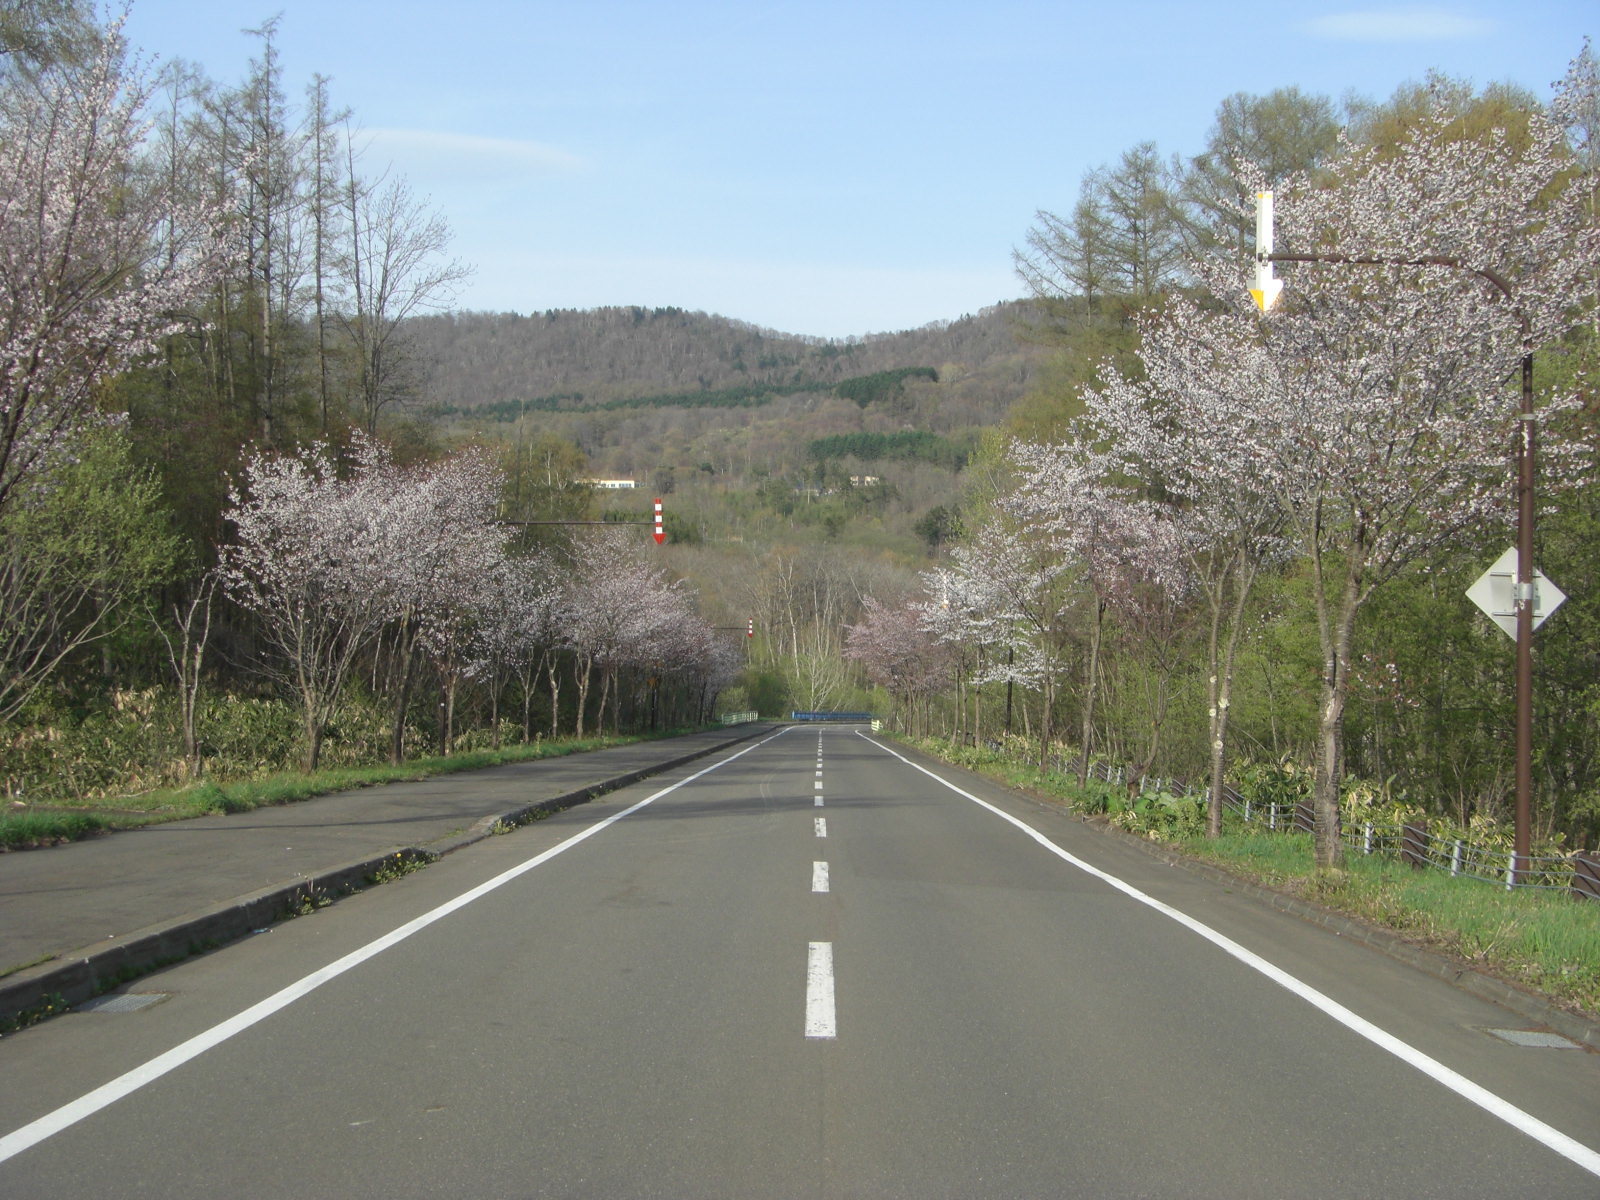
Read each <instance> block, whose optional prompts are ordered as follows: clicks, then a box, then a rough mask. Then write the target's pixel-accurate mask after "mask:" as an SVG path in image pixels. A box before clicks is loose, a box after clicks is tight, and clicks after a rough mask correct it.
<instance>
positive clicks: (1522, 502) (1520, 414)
mask: <svg viewBox="0 0 1600 1200" xmlns="http://www.w3.org/2000/svg"><path fill="white" fill-rule="evenodd" d="M1256 203H1257V209H1256V213H1257V216H1256V263H1257V268H1258V269H1257V287H1256V288H1255V289H1254V290H1253V291H1252V293H1251V294H1252V295H1253V296H1255V299H1256V303H1257V305H1259V306H1260V308H1261V311H1262V312H1266V311H1267V310H1268V309H1269V308H1271V307H1272V303H1273V301H1275V300H1276V299H1277V298H1278V294H1279V292H1280V291H1281V290H1282V284H1281V282H1279V281H1278V280H1276V279H1274V278H1273V277H1272V268H1271V265H1270V264H1272V263H1281V262H1297V263H1341V264H1347V265H1353V266H1375V267H1449V268H1451V269H1453V270H1457V271H1469V272H1471V273H1472V274H1474V275H1476V276H1477V277H1478V278H1479V279H1482V280H1484V281H1485V282H1487V283H1489V284H1490V285H1492V286H1493V287H1494V288H1495V289H1496V290H1497V291H1498V292H1499V293H1500V295H1501V297H1502V298H1503V299H1504V300H1505V301H1506V303H1507V304H1509V305H1511V307H1512V311H1513V312H1515V313H1516V315H1517V319H1518V321H1519V322H1520V323H1521V325H1522V396H1521V401H1520V404H1519V406H1518V411H1517V418H1518V419H1517V424H1518V426H1519V428H1518V431H1517V434H1518V436H1517V583H1516V596H1515V606H1516V617H1517V669H1516V695H1517V712H1516V767H1515V779H1516V783H1515V786H1516V798H1515V799H1516V803H1515V809H1514V813H1513V834H1512V837H1513V843H1512V844H1513V859H1512V869H1511V880H1512V882H1513V883H1517V882H1520V881H1521V879H1522V877H1523V873H1524V872H1525V871H1527V869H1528V865H1529V864H1528V858H1529V852H1530V849H1531V843H1532V838H1531V833H1530V831H1531V829H1532V825H1533V520H1534V518H1533V483H1534V411H1533V332H1532V330H1531V329H1530V328H1529V325H1528V317H1527V314H1526V313H1524V312H1522V311H1521V310H1520V309H1519V308H1517V304H1516V296H1515V295H1514V294H1513V292H1512V289H1511V284H1510V282H1509V281H1508V280H1507V279H1506V278H1505V277H1504V276H1503V275H1501V274H1500V273H1499V272H1498V271H1491V270H1488V269H1487V268H1483V267H1474V266H1472V265H1470V264H1468V263H1464V262H1462V261H1461V260H1460V259H1457V258H1452V257H1450V256H1449V255H1444V254H1431V255H1424V256H1423V257H1421V258H1384V257H1367V256H1362V255H1352V254H1282V253H1278V252H1276V251H1275V250H1274V249H1273V243H1272V193H1271V192H1258V193H1257V195H1256ZM1263 226H1265V232H1264V233H1263ZM1262 268H1265V272H1264V273H1263V272H1262Z"/></svg>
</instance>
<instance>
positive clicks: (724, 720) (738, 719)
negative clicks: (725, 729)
mask: <svg viewBox="0 0 1600 1200" xmlns="http://www.w3.org/2000/svg"><path fill="white" fill-rule="evenodd" d="M760 719H761V714H760V713H756V712H736V713H723V714H722V715H721V716H720V717H718V718H717V721H718V722H719V723H721V724H723V725H748V724H749V723H750V722H751V721H759V720H760Z"/></svg>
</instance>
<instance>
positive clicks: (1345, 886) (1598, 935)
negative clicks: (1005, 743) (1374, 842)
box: [913, 740, 1600, 1018]
mask: <svg viewBox="0 0 1600 1200" xmlns="http://www.w3.org/2000/svg"><path fill="white" fill-rule="evenodd" d="M913 744H914V745H916V746H917V747H918V749H921V750H923V751H925V752H927V753H930V754H933V755H935V756H937V757H940V758H942V759H944V760H945V761H948V762H954V763H958V764H959V765H961V766H963V767H966V768H967V769H969V770H973V771H977V772H978V773H980V774H982V775H986V776H988V777H989V778H991V779H995V780H997V781H999V782H1001V783H1004V784H1005V785H1007V786H1008V787H1013V788H1017V789H1020V790H1023V791H1027V792H1030V793H1032V794H1034V795H1037V796H1040V797H1042V798H1044V799H1047V800H1050V801H1052V802H1054V803H1058V804H1062V805H1064V806H1066V807H1070V808H1073V809H1074V810H1076V811H1079V812H1084V813H1092V812H1096V811H1099V810H1100V809H1101V808H1102V807H1103V803H1102V802H1103V797H1101V796H1099V795H1098V794H1089V793H1085V792H1084V791H1082V790H1080V789H1079V788H1078V787H1077V782H1076V780H1075V779H1072V778H1067V777H1064V776H1062V775H1061V774H1060V773H1059V772H1055V771H1043V770H1041V769H1040V768H1039V767H1038V766H1037V765H1036V764H1030V763H1026V762H1020V761H1017V760H1016V759H1013V758H1008V757H1002V756H1000V755H998V754H993V753H990V752H988V751H980V752H974V751H972V750H970V749H966V748H961V749H959V750H953V749H952V748H951V746H950V744H949V743H948V742H944V741H940V740H927V741H923V740H917V741H914V742H913ZM1132 832H1138V833H1141V834H1142V835H1143V836H1145V837H1147V838H1149V839H1150V840H1152V841H1156V842H1159V843H1160V844H1161V845H1163V846H1165V847H1167V848H1169V849H1171V850H1174V851H1176V852H1178V853H1180V854H1183V855H1185V856H1187V857H1189V858H1193V859H1197V860H1199V861H1203V862H1207V863H1210V864H1212V865H1214V866H1216V867H1219V868H1221V869H1222V870H1225V871H1227V872H1229V873H1230V874H1232V875H1235V876H1237V877H1239V878H1241V879H1243V880H1246V881H1248V882H1251V883H1255V884H1259V885H1261V886H1263V887H1267V888H1271V889H1274V890H1276V891H1279V892H1284V893H1288V894H1291V895H1294V896H1298V897H1301V898H1303V899H1305V900H1308V901H1312V902H1314V903H1316V904H1320V905H1322V906H1323V907H1325V908H1330V909H1334V910H1337V911H1339V912H1342V913H1346V914H1348V915H1350V916H1353V917H1357V918H1359V919H1361V920H1364V921H1369V922H1372V923H1373V924H1376V925H1381V926H1384V927H1387V928H1389V929H1391V930H1394V931H1395V932H1397V933H1399V934H1400V935H1402V936H1403V937H1405V938H1406V939H1407V940H1409V941H1411V942H1414V943H1416V944H1419V945H1422V946H1425V947H1427V948H1429V949H1431V950H1435V951H1438V952H1441V953H1444V954H1448V955H1453V956H1455V957H1457V958H1459V959H1461V960H1463V961H1465V962H1466V963H1468V964H1470V965H1471V966H1473V967H1475V968H1477V969H1479V970H1482V971H1485V972H1487V973H1491V974H1494V975H1497V976H1499V977H1501V978H1503V979H1509V980H1513V981H1515V982H1517V983H1519V984H1522V985H1523V986H1525V987H1528V988H1531V989H1533V990H1534V991H1537V992H1541V993H1543V994H1544V995H1546V996H1548V997H1549V998H1551V999H1552V1000H1554V1001H1556V1002H1557V1003H1559V1004H1561V1005H1563V1006H1564V1007H1567V1008H1573V1009H1579V1010H1582V1011H1583V1012H1585V1013H1586V1014H1587V1015H1589V1016H1590V1017H1595V1018H1600V903H1595V902H1593V901H1588V900H1581V899H1576V898H1573V897H1570V896H1569V895H1567V894H1564V893H1554V892H1543V891H1540V892H1535V891H1515V892H1508V891H1506V890H1505V889H1504V888H1503V887H1500V886H1497V885H1495V884H1491V883H1484V882H1482V881H1480V880H1476V879H1468V878H1464V877H1463V878H1451V877H1450V876H1449V875H1448V874H1446V873H1444V872H1442V871H1437V870H1417V869H1415V868H1413V867H1410V866H1408V865H1406V864H1405V863H1402V862H1401V861H1400V860H1398V859H1396V858H1391V857H1389V856H1386V855H1373V856H1371V857H1366V856H1363V855H1360V854H1347V855H1346V857H1345V866H1344V867H1343V869H1341V870H1339V871H1334V872H1328V871H1319V870H1318V869H1317V867H1316V864H1315V863H1314V861H1313V859H1312V846H1311V837H1310V835H1309V834H1285V833H1270V832H1260V831H1255V830H1250V829H1245V828H1242V827H1241V828H1225V829H1224V833H1223V836H1222V837H1221V838H1219V839H1217V840H1215V841H1213V840H1211V839H1208V838H1206V837H1205V836H1203V835H1194V834H1190V833H1185V832H1179V831H1174V830H1167V831H1162V830H1151V829H1135V830H1132Z"/></svg>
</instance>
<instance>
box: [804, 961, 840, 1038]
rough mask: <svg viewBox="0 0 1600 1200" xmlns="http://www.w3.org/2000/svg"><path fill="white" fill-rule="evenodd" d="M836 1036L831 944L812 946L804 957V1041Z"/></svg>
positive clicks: (836, 1023) (837, 1025)
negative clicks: (806, 1038) (805, 1039)
mask: <svg viewBox="0 0 1600 1200" xmlns="http://www.w3.org/2000/svg"><path fill="white" fill-rule="evenodd" d="M838 1035H839V1022H838V1016H837V1012H836V1010H835V1007H834V1000H833V943H832V942H812V943H811V944H810V947H809V949H808V950H807V953H806V1037H808V1038H833V1037H838Z"/></svg>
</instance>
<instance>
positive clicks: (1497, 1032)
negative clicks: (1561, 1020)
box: [1484, 1029, 1583, 1050]
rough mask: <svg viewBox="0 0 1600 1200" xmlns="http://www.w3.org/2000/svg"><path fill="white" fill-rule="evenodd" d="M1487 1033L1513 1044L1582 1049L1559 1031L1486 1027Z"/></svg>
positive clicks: (1553, 1048) (1556, 1048) (1558, 1048)
mask: <svg viewBox="0 0 1600 1200" xmlns="http://www.w3.org/2000/svg"><path fill="white" fill-rule="evenodd" d="M1484 1032H1485V1033H1492V1034H1493V1035H1494V1036H1495V1037H1497V1038H1499V1039H1500V1040H1501V1041H1502V1042H1510V1043H1511V1044H1512V1045H1513V1046H1535V1047H1542V1048H1544V1049H1547V1050H1582V1049H1583V1047H1582V1046H1580V1045H1578V1043H1577V1042H1574V1041H1569V1040H1568V1039H1567V1038H1564V1037H1562V1036H1561V1035H1560V1034H1559V1033H1540V1032H1539V1031H1538V1030H1536V1029H1485V1030H1484Z"/></svg>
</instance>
